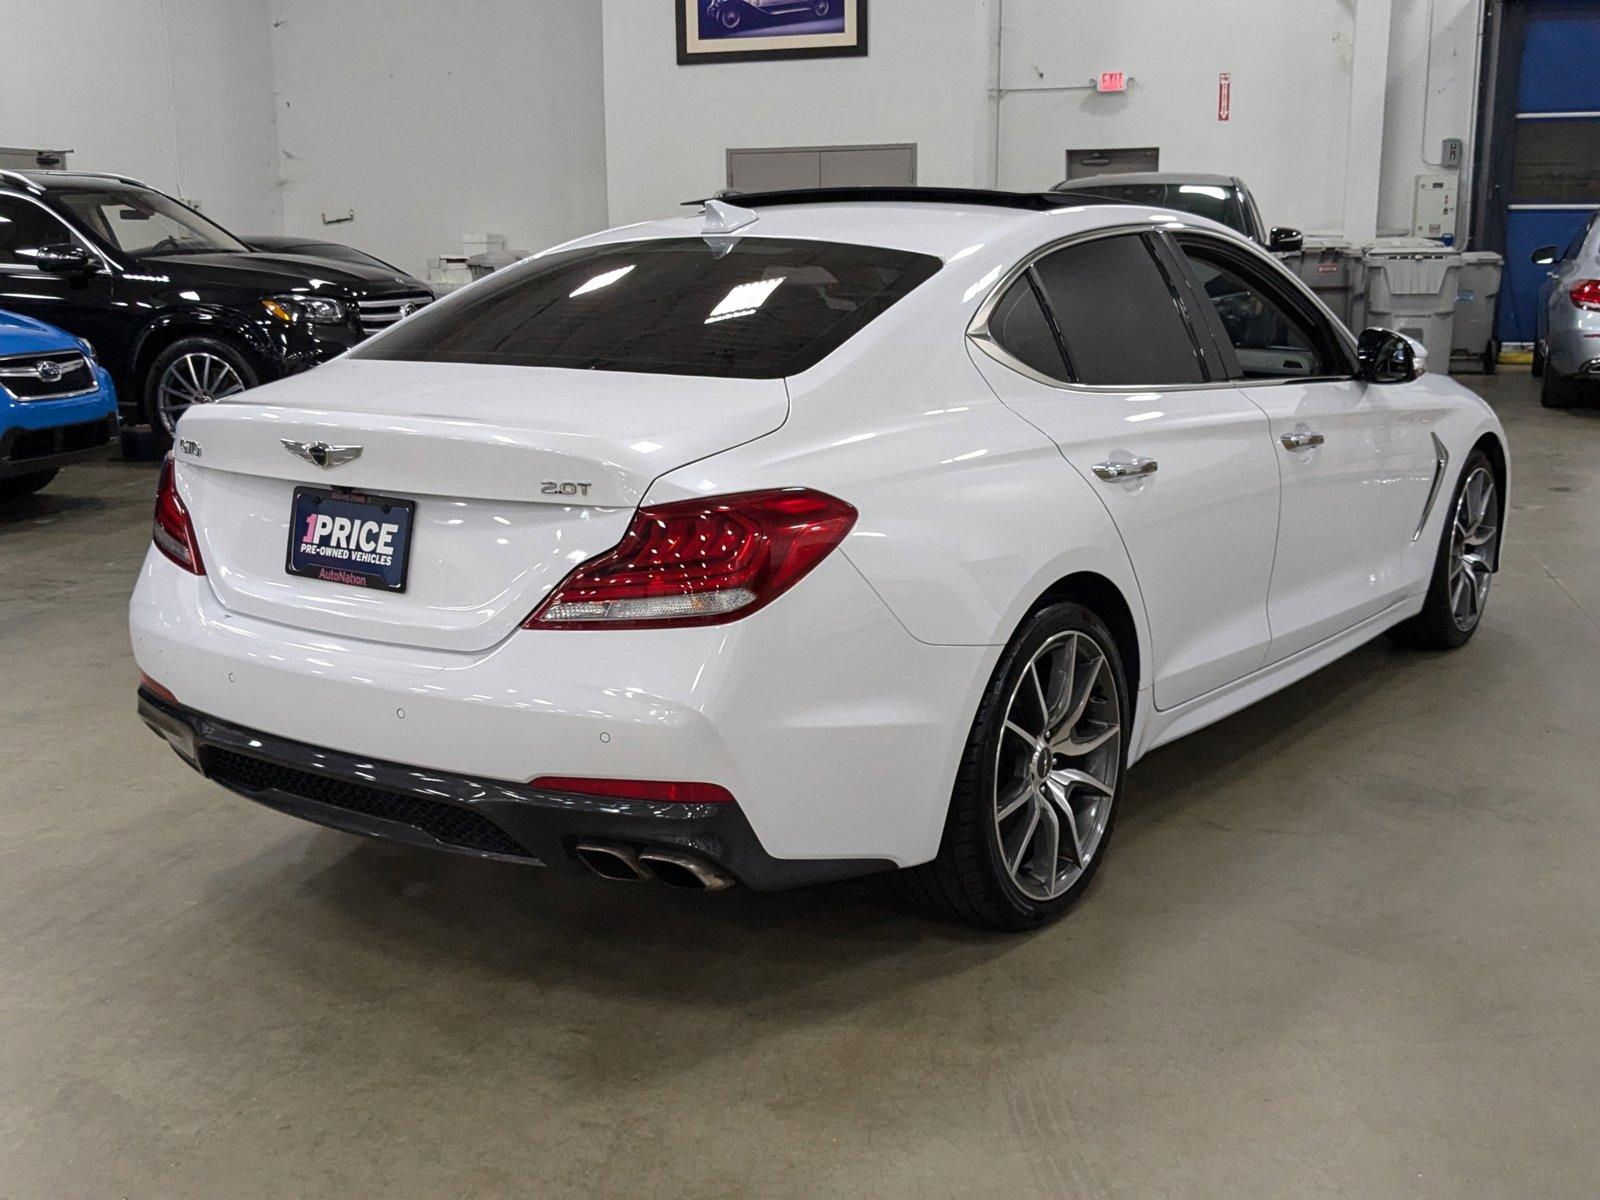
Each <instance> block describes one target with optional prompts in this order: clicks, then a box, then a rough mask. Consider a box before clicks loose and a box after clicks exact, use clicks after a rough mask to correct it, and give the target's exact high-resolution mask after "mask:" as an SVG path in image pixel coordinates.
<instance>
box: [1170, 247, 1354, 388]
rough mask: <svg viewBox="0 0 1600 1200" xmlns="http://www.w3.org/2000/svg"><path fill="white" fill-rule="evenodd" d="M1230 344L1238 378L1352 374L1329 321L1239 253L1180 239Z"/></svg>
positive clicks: (1220, 330)
mask: <svg viewBox="0 0 1600 1200" xmlns="http://www.w3.org/2000/svg"><path fill="white" fill-rule="evenodd" d="M1179 245H1180V249H1181V250H1182V252H1183V254H1184V255H1185V256H1186V257H1187V258H1188V260H1189V265H1190V267H1191V268H1192V269H1193V271H1194V274H1195V277H1196V278H1197V279H1198V280H1199V282H1200V287H1201V289H1202V290H1203V291H1204V292H1205V296H1206V299H1207V300H1208V301H1210V304H1211V309H1212V312H1213V313H1214V314H1215V317H1216V325H1214V327H1213V328H1214V330H1215V331H1216V332H1218V333H1219V334H1220V335H1221V336H1224V337H1226V338H1227V340H1228V344H1229V345H1231V346H1232V347H1233V354H1234V358H1235V359H1236V361H1237V363H1238V368H1237V370H1236V371H1232V372H1231V373H1232V374H1233V375H1234V376H1235V378H1239V379H1309V378H1315V377H1318V376H1328V375H1339V374H1346V373H1348V369H1347V366H1346V365H1345V364H1344V356H1343V355H1342V354H1341V353H1340V352H1339V350H1338V347H1337V344H1336V343H1335V342H1334V340H1333V337H1332V335H1331V334H1330V333H1329V331H1328V329H1327V325H1326V323H1325V322H1323V321H1321V320H1319V319H1318V318H1317V317H1316V316H1315V315H1314V314H1312V313H1309V312H1306V311H1304V310H1303V308H1302V307H1301V306H1300V305H1297V304H1296V303H1295V302H1294V301H1293V299H1292V298H1291V297H1290V296H1289V294H1288V293H1287V292H1285V291H1284V290H1283V289H1282V288H1280V287H1278V286H1276V285H1275V284H1273V282H1272V281H1271V280H1270V279H1269V278H1268V276H1267V273H1266V272H1265V271H1264V270H1262V269H1261V268H1259V267H1257V266H1255V265H1253V264H1251V263H1249V262H1248V261H1246V260H1245V258H1244V256H1243V255H1241V254H1236V253H1233V252H1230V251H1228V250H1226V249H1224V248H1222V247H1219V246H1216V245H1214V244H1210V243H1207V242H1204V241H1199V240H1185V239H1179Z"/></svg>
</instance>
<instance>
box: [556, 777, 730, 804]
mask: <svg viewBox="0 0 1600 1200" xmlns="http://www.w3.org/2000/svg"><path fill="white" fill-rule="evenodd" d="M533 786H534V787H536V788H539V789H541V790H543V791H546V792H566V793H567V794H568V795H573V796H604V797H606V798H607V799H610V800H659V801H664V802H666V803H668V804H732V803H733V793H731V792H729V791H728V789H727V788H725V787H718V786H717V785H716V784H714V783H668V782H664V781H661V780H655V779H588V778H582V777H577V776H571V775H541V776H539V778H537V779H535V780H534V781H533Z"/></svg>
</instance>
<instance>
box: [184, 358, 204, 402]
mask: <svg viewBox="0 0 1600 1200" xmlns="http://www.w3.org/2000/svg"><path fill="white" fill-rule="evenodd" d="M183 365H184V366H185V367H187V368H188V370H189V382H190V383H191V384H193V385H194V395H195V397H196V398H197V399H198V398H199V397H201V396H203V395H205V392H206V386H205V384H203V383H201V382H200V375H199V373H198V372H197V371H196V370H195V369H194V355H192V354H186V355H184V356H183Z"/></svg>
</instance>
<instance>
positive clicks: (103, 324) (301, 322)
mask: <svg viewBox="0 0 1600 1200" xmlns="http://www.w3.org/2000/svg"><path fill="white" fill-rule="evenodd" d="M432 299H433V293H432V292H430V291H428V289H427V288H426V287H425V286H424V285H423V284H421V283H419V282H418V281H417V280H415V279H412V278H409V277H408V276H405V275H402V274H399V273H398V272H396V271H395V270H393V269H392V268H383V267H377V266H371V265H367V264H362V263H352V262H335V261H333V260H332V259H325V258H315V257H310V256H307V255H300V254H274V253H260V252H257V251H254V250H252V249H251V248H250V247H249V246H247V245H245V244H244V243H243V242H241V241H240V240H239V239H238V238H236V237H234V236H233V235H232V234H230V233H228V232H227V231H226V230H225V229H223V228H221V227H220V226H218V225H217V224H215V223H214V222H212V221H209V220H207V219H206V218H205V217H202V216H201V215H200V214H199V213H197V212H195V211H194V210H193V209H191V208H188V207H186V206H184V205H183V204H180V203H179V202H178V201H176V200H174V199H172V197H170V196H167V195H163V194H162V193H161V192H158V191H156V190H155V189H154V188H149V187H146V186H145V185H144V184H142V183H139V182H138V181H137V180H134V179H125V178H123V177H122V176H113V175H88V174H79V173H69V172H64V171H60V172H58V171H0V307H4V308H6V309H9V310H11V311H13V312H19V313H22V314H24V315H26V316H30V317H37V318H38V319H40V320H42V321H48V322H49V323H50V324H52V325H59V326H60V327H61V328H63V329H65V330H67V331H68V332H69V333H75V334H77V335H78V336H79V337H82V338H87V339H88V340H89V341H90V342H91V343H93V345H94V347H95V350H96V352H97V354H98V357H99V359H100V362H101V363H102V364H103V365H104V366H105V367H106V369H107V370H109V371H110V372H111V376H112V379H113V380H114V381H115V382H116V385H117V394H118V396H119V397H120V415H121V417H122V422H123V424H124V426H132V425H143V424H148V425H150V426H152V427H153V428H154V429H155V431H156V432H157V434H158V435H159V436H160V437H161V438H162V440H169V439H170V438H171V437H172V428H173V425H174V424H175V423H176V422H177V419H178V418H179V417H180V416H182V415H183V412H184V410H185V409H187V408H188V407H189V406H190V405H191V404H203V403H206V402H208V401H211V400H215V399H218V398H219V397H222V396H227V395H230V394H232V393H234V392H238V391H242V390H244V389H245V388H248V387H254V386H255V385H256V384H258V383H265V382H267V381H268V380H271V379H278V378H281V377H282V376H285V375H291V374H293V373H294V372H296V371H303V370H305V369H307V368H308V367H314V366H316V365H317V364H318V363H320V362H324V361H326V360H327V359H330V358H332V357H334V356H335V355H337V354H340V353H343V352H344V351H345V350H347V349H349V348H350V347H351V346H353V345H355V344H356V343H357V342H359V341H360V340H361V339H362V338H364V337H365V336H366V335H367V334H369V333H373V332H375V331H377V330H379V329H382V328H384V327H385V326H387V325H392V324H394V323H395V322H396V321H398V320H399V319H400V318H401V317H404V316H406V315H408V314H409V313H411V312H412V311H413V310H415V309H417V308H420V307H421V306H422V305H424V304H427V303H428V302H429V301H431V300H432Z"/></svg>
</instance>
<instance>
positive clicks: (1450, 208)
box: [1411, 175, 1457, 242]
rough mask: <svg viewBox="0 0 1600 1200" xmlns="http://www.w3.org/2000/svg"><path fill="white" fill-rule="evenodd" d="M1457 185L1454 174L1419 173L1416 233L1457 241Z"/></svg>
mask: <svg viewBox="0 0 1600 1200" xmlns="http://www.w3.org/2000/svg"><path fill="white" fill-rule="evenodd" d="M1456 185H1457V177H1456V176H1454V175H1418V176H1417V197H1416V201H1415V203H1414V204H1413V205H1412V208H1411V232H1412V233H1413V234H1414V235H1415V236H1417V237H1425V238H1443V239H1444V240H1445V241H1447V242H1453V241H1455V236H1456Z"/></svg>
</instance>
